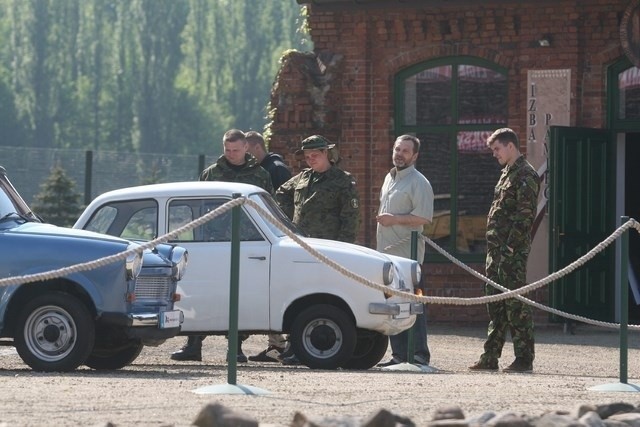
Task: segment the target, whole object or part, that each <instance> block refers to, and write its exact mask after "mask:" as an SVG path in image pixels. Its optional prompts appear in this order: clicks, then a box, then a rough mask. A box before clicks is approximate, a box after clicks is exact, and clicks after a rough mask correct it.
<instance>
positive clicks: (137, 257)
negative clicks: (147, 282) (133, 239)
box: [125, 243, 142, 279]
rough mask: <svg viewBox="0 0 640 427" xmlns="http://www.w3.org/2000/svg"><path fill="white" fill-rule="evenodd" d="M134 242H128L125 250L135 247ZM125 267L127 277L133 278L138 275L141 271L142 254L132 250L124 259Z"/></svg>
mask: <svg viewBox="0 0 640 427" xmlns="http://www.w3.org/2000/svg"><path fill="white" fill-rule="evenodd" d="M137 247H138V245H136V244H135V243H132V244H130V245H129V246H128V247H127V250H129V249H134V248H137ZM125 267H126V269H127V277H128V278H129V279H135V278H137V277H138V276H139V275H140V271H142V254H141V253H140V252H134V253H133V254H131V255H129V256H128V257H127V259H126V260H125Z"/></svg>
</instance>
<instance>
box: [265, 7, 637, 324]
mask: <svg viewBox="0 0 640 427" xmlns="http://www.w3.org/2000/svg"><path fill="white" fill-rule="evenodd" d="M297 1H298V3H299V4H302V5H306V6H307V12H308V26H309V30H310V35H311V39H312V41H313V43H314V51H313V52H307V53H302V52H295V51H291V52H289V53H287V54H286V55H285V56H284V57H283V61H282V67H281V70H280V72H279V74H278V76H277V80H276V82H275V85H274V88H273V92H272V99H271V118H272V122H271V124H270V129H269V134H270V144H271V147H270V148H271V149H272V150H273V151H276V152H280V153H283V154H284V155H285V157H286V158H287V160H288V162H289V164H290V165H292V166H293V167H294V169H296V170H297V169H299V168H300V167H301V166H303V165H302V164H301V163H300V162H299V161H298V160H297V159H296V158H295V156H294V151H295V150H296V149H297V147H298V146H299V143H300V141H301V140H302V139H303V138H304V137H306V136H308V135H311V134H314V133H319V134H323V135H325V136H327V137H328V138H329V139H331V140H332V141H333V142H335V143H336V144H337V146H338V149H339V155H340V159H341V160H340V166H341V167H342V168H344V169H345V170H348V171H350V172H351V173H353V174H354V176H355V177H356V179H357V181H358V187H359V191H360V194H361V204H362V219H363V223H362V227H361V232H360V237H359V240H358V243H360V244H362V245H365V246H369V247H375V213H376V210H377V208H378V195H379V190H380V186H381V184H382V181H383V178H384V175H385V174H386V173H387V171H388V170H389V168H390V167H391V166H392V165H391V146H392V142H393V140H394V139H395V137H396V136H397V135H400V134H403V133H412V134H415V135H417V136H418V137H419V138H420V139H421V141H422V142H423V144H422V148H421V153H420V157H419V159H418V169H419V170H421V171H422V172H423V173H424V175H425V176H426V177H427V178H428V179H429V180H430V181H431V183H432V185H433V187H434V192H435V194H436V205H435V210H436V212H435V216H434V221H433V224H432V225H431V226H430V227H429V228H428V229H427V230H426V234H427V235H428V236H429V237H431V238H432V239H433V240H434V241H435V242H436V243H438V244H439V245H441V246H442V247H443V248H444V249H446V250H447V251H448V252H450V253H451V254H452V255H454V256H455V257H456V258H458V259H460V260H461V261H463V262H464V263H466V264H468V265H470V266H472V267H473V268H474V269H476V270H477V271H480V272H483V271H484V255H485V247H484V232H485V223H486V214H487V211H488V208H489V205H490V202H491V199H492V194H493V187H494V185H495V183H496V181H497V178H498V176H499V166H498V164H497V162H496V161H495V160H494V159H493V158H492V157H491V154H490V152H489V151H488V150H487V149H486V147H485V145H484V141H485V140H486V137H487V136H488V135H489V134H490V133H491V132H492V131H493V130H495V129H497V128H499V127H504V126H509V127H511V128H513V129H515V130H516V131H517V132H518V134H519V135H520V137H521V141H520V144H521V146H522V151H523V152H526V153H527V157H528V159H529V161H530V162H531V163H532V164H533V165H534V166H535V167H536V168H537V169H538V171H539V174H540V175H541V176H542V179H543V190H544V191H543V192H542V193H543V194H541V197H540V203H539V213H538V219H537V221H536V226H535V237H534V247H533V253H532V256H531V259H530V265H529V276H530V277H529V281H530V282H532V281H535V280H538V279H540V278H543V277H545V276H547V275H548V274H549V273H550V272H552V271H556V270H558V269H559V268H561V267H563V266H565V265H567V264H568V263H570V262H572V261H574V260H575V259H576V258H577V257H578V256H580V255H582V254H584V253H585V252H586V251H587V250H589V249H590V248H592V247H593V246H594V245H595V244H597V243H598V242H600V241H601V240H602V239H603V238H604V237H606V236H607V235H608V234H610V233H611V232H612V231H613V230H614V229H615V228H616V226H617V224H618V221H619V218H620V216H621V215H629V216H631V217H633V218H636V219H637V218H640V191H638V190H639V189H638V186H639V184H638V183H640V171H636V170H637V169H638V168H635V169H634V168H633V167H632V165H634V164H637V163H638V161H639V160H640V104H639V103H638V102H637V100H638V94H639V93H640V91H639V90H638V88H639V87H640V71H639V70H638V68H637V67H636V65H637V64H638V61H637V59H636V53H637V52H640V5H639V3H640V1H638V0H634V1H630V0H552V1H550V0H535V1H528V0H493V1H478V0H447V1H444V0H420V1H418V0H297ZM634 64H636V65H634ZM630 234H631V235H632V236H631V251H630V254H631V260H632V266H633V269H632V271H633V270H635V271H637V272H638V273H640V248H639V247H638V246H640V245H639V243H638V240H639V239H637V233H635V232H632V233H630ZM427 249H428V253H427V256H426V259H425V262H426V266H425V270H426V274H427V280H428V288H429V291H428V293H429V294H430V295H439V296H459V297H470V296H479V295H482V293H483V292H482V287H483V285H482V283H481V282H480V281H479V280H478V279H475V278H473V277H472V276H471V275H469V274H468V273H466V272H463V271H462V270H461V269H460V268H459V267H457V266H455V265H454V264H452V263H451V262H448V261H446V260H445V259H444V258H443V257H442V256H441V255H439V254H437V253H436V252H435V251H434V250H433V249H431V248H430V247H428V248H427ZM614 255H615V250H614V248H613V247H611V248H610V249H608V250H607V251H605V252H603V253H602V254H600V255H598V256H597V257H596V258H594V260H593V261H591V262H590V263H589V264H587V265H585V266H584V267H583V268H581V269H580V270H579V271H578V272H575V273H572V274H571V275H570V276H567V278H566V279H563V280H561V281H558V282H556V283H555V284H554V285H553V286H547V287H543V288H541V289H540V290H538V291H536V292H534V293H533V295H530V297H532V298H533V299H535V300H537V301H539V302H542V303H545V304H551V305H553V306H554V307H558V308H560V309H563V310H568V311H570V312H572V313H576V314H581V315H586V316H588V317H592V318H593V317H596V318H599V319H603V320H613V319H614V318H615V317H616V313H617V307H616V301H618V298H617V292H616V288H615V286H614V284H615V280H616V277H617V275H619V268H616V261H615V256H614ZM639 297H640V295H639ZM631 300H632V304H631V316H632V319H633V318H635V317H634V316H636V315H637V313H636V310H637V309H636V308H635V304H633V302H634V300H633V298H631ZM429 310H430V311H429V318H430V319H431V320H435V321H471V322H473V321H479V322H485V321H486V314H485V313H486V309H485V307H484V306H483V305H474V306H465V307H460V306H452V305H432V306H430V307H429ZM537 313H538V314H537V317H538V319H539V320H547V319H548V315H547V314H546V313H543V312H537Z"/></svg>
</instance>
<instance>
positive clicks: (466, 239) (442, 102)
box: [395, 57, 508, 261]
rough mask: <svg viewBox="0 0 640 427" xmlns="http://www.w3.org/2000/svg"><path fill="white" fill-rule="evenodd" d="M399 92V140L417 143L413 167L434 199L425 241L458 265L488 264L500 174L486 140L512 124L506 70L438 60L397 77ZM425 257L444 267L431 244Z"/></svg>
mask: <svg viewBox="0 0 640 427" xmlns="http://www.w3.org/2000/svg"><path fill="white" fill-rule="evenodd" d="M395 88H396V92H395V94H396V107H397V108H396V121H395V123H396V129H395V131H396V134H397V135H401V134H412V135H415V136H417V137H418V138H419V139H420V141H421V147H420V155H419V156H418V161H417V164H416V167H417V169H418V170H419V171H420V172H422V173H423V174H424V175H425V176H426V177H427V179H428V180H429V181H430V182H431V185H432V187H433V191H434V194H435V205H434V216H433V221H432V223H431V224H429V225H427V226H426V227H425V230H424V234H425V235H426V236H428V237H429V238H431V239H432V240H433V241H435V242H436V243H437V244H438V245H440V246H441V247H443V248H444V249H445V250H446V251H447V252H449V253H451V254H453V255H454V256H456V257H458V258H459V259H461V260H464V261H481V260H483V259H484V255H485V252H486V244H485V232H486V223H487V213H488V212H489V207H490V206H491V201H492V200H493V191H494V188H495V185H496V182H497V181H498V178H499V176H500V169H501V168H500V165H499V164H498V162H497V161H496V160H495V159H494V158H493V156H492V154H491V151H490V150H489V149H488V148H487V146H486V140H487V137H488V136H489V135H490V134H491V133H492V132H493V131H494V130H496V129H498V128H500V127H505V126H506V124H507V117H508V111H507V110H508V102H507V93H508V86H507V72H506V70H505V69H504V68H501V67H499V66H497V65H496V64H494V63H491V62H489V61H486V60H482V59H480V58H475V57H447V58H439V59H436V60H431V61H427V62H423V63H420V64H416V65H414V66H412V67H410V68H407V69H405V70H403V71H401V72H399V73H398V74H397V75H396V77H395ZM454 236H455V238H454ZM426 253H427V254H426V258H425V259H426V261H439V260H442V257H441V256H440V255H439V254H438V253H437V252H436V251H435V250H434V249H432V248H431V247H430V246H429V245H427V252H426Z"/></svg>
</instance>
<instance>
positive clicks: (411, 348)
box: [407, 231, 418, 363]
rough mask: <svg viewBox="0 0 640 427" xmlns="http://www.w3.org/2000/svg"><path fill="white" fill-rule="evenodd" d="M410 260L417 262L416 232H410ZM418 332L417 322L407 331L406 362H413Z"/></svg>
mask: <svg viewBox="0 0 640 427" xmlns="http://www.w3.org/2000/svg"><path fill="white" fill-rule="evenodd" d="M411 259H412V260H414V261H417V260H418V232H417V231H412V232H411ZM416 320H417V319H416ZM417 331H418V322H417V321H416V323H414V324H413V326H412V327H411V328H410V329H409V333H408V334H407V362H408V363H413V362H414V354H415V351H416V348H415V347H416V346H415V339H414V334H415V333H416V332H417Z"/></svg>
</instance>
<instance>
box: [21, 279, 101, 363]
mask: <svg viewBox="0 0 640 427" xmlns="http://www.w3.org/2000/svg"><path fill="white" fill-rule="evenodd" d="M94 339H95V330H94V323H93V318H92V316H91V314H90V313H89V310H87V308H86V307H85V305H84V304H83V303H82V302H80V300H78V299H77V298H76V297H74V296H72V295H69V294H65V293H62V292H53V293H46V294H42V295H38V296H37V297H35V298H34V299H32V300H31V301H29V302H28V303H27V304H25V306H24V307H23V308H22V310H21V311H20V314H19V315H18V320H17V324H16V333H15V339H14V343H15V346H16V350H17V351H18V354H19V355H20V357H21V358H22V360H23V361H24V362H25V363H26V364H27V365H29V366H30V367H31V368H32V369H34V370H36V371H45V372H51V371H72V370H74V369H76V368H77V367H78V366H80V365H81V364H83V363H84V361H85V360H86V359H87V357H88V356H89V354H90V353H91V349H92V348H93V343H94Z"/></svg>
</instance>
